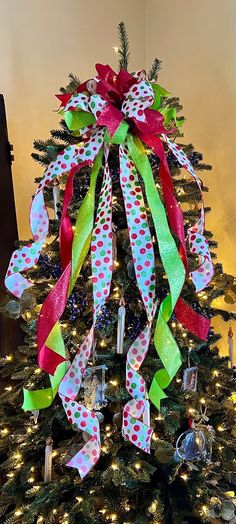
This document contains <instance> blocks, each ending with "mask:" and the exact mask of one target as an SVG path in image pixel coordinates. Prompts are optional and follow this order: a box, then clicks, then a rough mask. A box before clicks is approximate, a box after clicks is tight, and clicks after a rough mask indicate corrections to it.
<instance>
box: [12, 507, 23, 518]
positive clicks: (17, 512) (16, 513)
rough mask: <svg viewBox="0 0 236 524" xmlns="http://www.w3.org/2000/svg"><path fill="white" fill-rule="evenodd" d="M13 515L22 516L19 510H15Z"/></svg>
mask: <svg viewBox="0 0 236 524" xmlns="http://www.w3.org/2000/svg"><path fill="white" fill-rule="evenodd" d="M14 515H15V516H16V517H20V515H23V511H21V509H16V511H15V513H14Z"/></svg>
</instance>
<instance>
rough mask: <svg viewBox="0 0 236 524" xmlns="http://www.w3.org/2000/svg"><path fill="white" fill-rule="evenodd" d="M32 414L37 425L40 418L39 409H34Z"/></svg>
mask: <svg viewBox="0 0 236 524" xmlns="http://www.w3.org/2000/svg"><path fill="white" fill-rule="evenodd" d="M31 413H32V415H33V421H34V423H35V424H37V422H38V418H39V409H34V410H33V411H31Z"/></svg>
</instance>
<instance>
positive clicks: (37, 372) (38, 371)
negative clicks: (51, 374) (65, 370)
mask: <svg viewBox="0 0 236 524" xmlns="http://www.w3.org/2000/svg"><path fill="white" fill-rule="evenodd" d="M34 372H35V373H36V375H40V373H42V369H40V368H36V369H35V370H34Z"/></svg>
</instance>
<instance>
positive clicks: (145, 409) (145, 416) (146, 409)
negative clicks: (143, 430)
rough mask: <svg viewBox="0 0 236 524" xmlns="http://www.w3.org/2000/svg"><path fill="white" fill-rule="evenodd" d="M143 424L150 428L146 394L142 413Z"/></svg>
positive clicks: (148, 403)
mask: <svg viewBox="0 0 236 524" xmlns="http://www.w3.org/2000/svg"><path fill="white" fill-rule="evenodd" d="M143 423H144V424H146V426H150V402H149V400H148V395H147V393H146V401H145V405H144V412H143Z"/></svg>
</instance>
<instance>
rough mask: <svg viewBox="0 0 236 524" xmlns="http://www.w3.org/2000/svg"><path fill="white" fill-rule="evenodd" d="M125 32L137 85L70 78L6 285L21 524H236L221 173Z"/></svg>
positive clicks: (15, 504)
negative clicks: (219, 250) (217, 219)
mask: <svg viewBox="0 0 236 524" xmlns="http://www.w3.org/2000/svg"><path fill="white" fill-rule="evenodd" d="M119 36H120V48H119V57H120V64H119V65H120V74H119V75H117V74H115V73H114V72H113V71H112V70H111V69H110V68H109V67H108V66H101V65H98V66H97V72H98V75H97V77H96V79H95V80H94V79H92V80H90V81H89V82H87V83H84V84H80V81H79V80H78V78H77V77H75V76H74V75H70V83H69V85H68V86H67V87H66V88H65V89H63V88H62V89H61V94H60V95H59V99H60V101H61V103H62V109H61V112H62V116H63V120H62V121H61V123H60V129H59V130H53V131H51V137H50V139H49V140H47V141H36V142H35V148H36V150H37V151H38V152H37V153H34V154H33V157H34V158H35V160H37V161H38V162H40V163H41V164H42V165H43V166H44V167H45V168H46V175H44V177H42V178H41V179H37V180H36V182H37V183H38V184H39V185H38V189H37V193H36V196H35V199H34V201H33V204H32V208H33V213H31V219H32V221H31V226H32V233H33V235H34V238H33V240H31V241H30V242H24V241H22V242H20V243H19V245H18V246H17V247H18V250H17V251H16V252H15V255H13V259H12V260H13V262H11V264H12V265H10V266H9V272H8V274H7V277H6V285H7V287H8V289H9V290H11V291H13V294H14V295H15V298H12V296H11V295H9V296H8V297H7V298H6V310H7V312H8V314H9V315H10V316H11V317H12V318H19V317H20V316H22V317H23V323H22V329H23V331H24V345H22V346H20V347H19V348H18V349H17V350H16V352H15V353H14V355H7V356H6V358H3V359H2V362H1V376H2V378H3V380H4V390H3V391H2V392H1V408H0V409H1V420H0V431H1V484H2V489H1V491H2V495H1V502H0V514H1V522H3V523H5V524H11V523H22V524H36V523H37V524H39V523H45V524H46V523H48V524H49V523H50V524H59V523H60V524H75V523H80V524H83V523H84V524H99V523H100V524H102V523H104V524H105V523H112V522H114V523H117V524H125V523H126V524H131V523H132V524H134V523H135V524H146V523H155V524H158V523H162V524H171V523H173V524H184V523H186V524H187V523H201V522H230V523H231V524H233V523H235V522H236V506H235V498H234V487H235V481H236V477H235V450H234V437H235V434H236V430H235V417H234V415H235V411H234V404H233V397H232V392H233V391H234V380H233V372H232V369H230V368H229V366H228V360H229V359H228V358H226V357H224V358H223V357H220V356H219V352H218V349H217V345H216V344H217V340H219V338H220V335H218V334H215V333H214V332H213V330H212V329H209V324H210V319H211V318H212V316H214V315H216V314H219V313H220V314H222V316H223V318H224V320H229V319H230V318H234V315H233V314H231V313H228V312H224V311H219V310H216V309H214V308H213V307H212V302H213V300H214V299H215V298H216V297H218V296H221V295H222V296H226V297H228V299H227V300H228V301H229V297H231V300H233V299H234V291H235V287H234V279H233V277H231V276H230V275H226V274H224V272H223V268H222V265H221V264H219V263H214V275H213V271H212V268H213V264H212V263H211V260H212V259H213V260H215V258H216V256H215V253H214V249H215V248H216V247H217V243H216V242H215V241H214V240H213V238H212V234H211V232H209V231H205V232H204V235H205V238H206V239H207V240H208V244H209V248H208V245H207V243H206V242H205V240H204V236H203V231H202V226H203V223H204V219H203V211H204V207H203V208H202V209H201V203H202V192H204V191H207V188H206V187H205V185H204V183H203V182H201V181H200V179H199V178H198V177H197V176H196V174H195V173H198V174H199V173H200V172H202V173H204V170H209V169H210V166H209V165H208V164H205V163H203V161H202V155H201V154H200V153H198V152H196V151H195V149H194V147H193V146H192V145H188V146H186V145H183V144H181V137H182V136H183V135H182V124H183V123H184V118H183V117H182V116H180V112H181V110H182V107H181V105H180V103H179V99H178V98H176V97H171V96H170V94H169V93H168V92H167V91H166V90H165V89H164V88H163V87H161V86H160V85H159V84H158V83H157V77H158V74H159V70H160V65H161V64H160V61H159V60H157V59H156V60H155V61H154V64H153V66H152V68H151V69H150V72H149V74H148V75H147V76H145V74H144V72H139V73H137V74H134V75H128V73H127V67H128V59H129V46H128V38H127V34H126V30H125V27H124V24H123V23H121V24H120V25H119ZM98 86H99V89H98ZM142 89H143V92H142V91H141V90H142ZM127 92H128V93H129V94H128V96H126V93H127ZM98 94H99V96H97V95H98ZM88 97H90V98H88ZM88 100H89V104H90V105H89V107H88V105H87V101H88ZM124 100H125V101H124ZM104 101H105V105H104V106H102V105H99V104H102V103H103V102H104ZM121 103H122V113H123V116H124V115H125V118H121V119H120V113H121V111H120V110H121ZM125 104H126V105H125ZM137 104H138V108H137V107H136V106H137ZM145 104H146V105H145ZM104 107H105V110H104ZM150 107H151V109H148V108H150ZM114 108H115V109H114ZM108 109H109V111H110V113H109V111H108V113H106V110H108ZM103 110H104V111H103ZM137 111H140V114H138V112H137ZM145 111H146V112H145ZM148 111H150V112H149V113H148ZM154 113H155V114H154ZM143 116H144V117H145V118H143ZM138 117H140V118H138ZM152 129H154V132H151V133H150V130H152ZM103 131H104V133H103ZM96 133H97V134H96ZM102 133H103V134H102ZM154 137H155V140H156V141H155V140H154ZM160 137H165V140H163V141H162V140H160ZM93 139H94V140H93ZM99 144H102V145H100V146H99ZM93 150H94V151H95V153H93ZM61 152H63V153H61ZM76 155H80V157H79V159H80V161H79V162H76V160H75V158H76ZM90 156H92V162H88V160H89V157H90ZM56 166H57V170H58V172H57V171H53V169H55V168H56ZM68 166H69V168H68ZM78 166H79V167H80V169H79V167H78ZM78 169H79V170H78ZM193 169H194V171H193ZM52 173H53V176H52V177H51V178H50V176H51V174H52ZM168 173H169V175H168ZM57 175H59V176H57ZM45 176H46V178H45ZM168 176H169V178H168ZM152 177H153V180H154V185H152V184H151V185H150V180H152ZM194 177H195V178H194ZM45 180H46V183H45ZM172 184H173V187H172ZM42 187H43V190H44V198H45V203H46V206H47V207H48V209H49V210H50V208H51V210H52V213H54V217H53V218H52V216H53V215H52V214H51V215H50V216H51V218H50V220H49V233H48V236H47V239H45V232H46V229H47V215H46V214H45V213H46V210H45V206H44V203H43V201H42V200H41V198H42V189H41V188H42ZM111 187H112V198H111ZM157 194H159V195H160V196H159V200H158V197H157V196H156V195H157ZM154 197H155V198H156V200H155V198H154ZM153 200H155V203H154V204H153ZM35 202H36V204H37V206H36V207H34V206H35ZM40 206H41V207H40ZM32 208H31V212H32ZM180 208H182V210H183V219H184V220H183V222H181V220H182V212H181V211H180ZM40 210H41V212H40ZM111 210H112V214H111V212H110V211H111ZM207 211H209V209H206V208H205V212H207ZM34 213H35V214H34ZM165 213H166V214H167V217H168V222H167V219H166V218H165V217H166V215H165ZM40 215H41V216H40ZM200 215H201V218H200V219H199V216H200ZM111 216H112V218H111ZM94 217H97V218H95V225H93V222H94ZM168 223H169V224H168ZM181 224H182V225H183V226H184V227H182V225H181ZM196 224H197V226H196ZM92 230H93V233H92V239H91V232H92ZM163 232H164V233H163ZM185 236H187V237H188V239H189V240H190V249H188V252H187V256H186V244H185ZM197 244H200V245H198V246H197ZM152 251H153V252H154V254H155V271H154V267H152V263H153V260H154V258H153V255H152ZM169 255H171V256H172V258H171V259H169V258H168V257H169ZM14 256H15V259H16V260H17V262H14ZM22 259H24V260H25V262H23V264H24V267H28V270H27V274H26V273H25V274H24V276H26V278H27V281H25V280H22V279H23V277H22V275H21V274H20V264H21V263H22ZM20 260H21V262H20ZM111 262H112V266H113V271H112V269H111ZM187 263H188V269H187ZM14 264H15V265H14ZM27 265H28V266H27ZM91 265H92V271H91ZM139 266H140V267H139ZM22 267H23V266H22ZM14 268H15V269H14ZM184 268H185V270H184ZM199 269H200V271H199ZM15 275H16V276H17V279H16V278H15ZM111 277H112V280H111V283H110V280H109V279H110V278H111ZM184 277H185V282H184ZM204 279H205V282H202V280H204ZM25 282H27V284H26V283H25ZM199 282H200V284H199ZM196 289H197V290H198V292H197V293H196ZM22 291H23V292H22ZM178 292H179V295H180V292H181V298H180V297H179V295H178ZM173 296H175V297H176V299H175V300H174V299H173ZM170 297H172V302H171V301H170ZM232 297H233V298H232ZM172 305H173V306H174V307H172ZM154 317H155V321H154ZM91 326H92V327H91ZM149 339H150V343H149ZM163 342H164V344H163ZM231 342H232V341H231ZM148 346H149V347H148ZM147 349H148V351H147ZM180 357H181V358H180ZM69 362H72V364H71V365H70V364H69ZM181 363H182V365H180V364H181ZM163 366H164V368H163ZM79 368H80V369H82V371H80V369H79ZM45 370H46V371H47V372H45ZM156 373H157V374H156ZM68 386H69V387H68ZM22 388H23V394H24V400H23V395H22ZM137 389H138V390H139V391H138V393H137V392H136V391H137ZM164 389H165V392H164ZM135 390H136V391H135ZM148 391H149V395H148ZM57 393H59V394H57ZM149 396H150V399H151V401H152V402H151V414H150V411H149V409H150V408H149V406H150V404H149ZM22 401H23V410H22V409H21V407H22ZM99 433H100V438H99ZM100 442H101V444H100Z"/></svg>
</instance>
